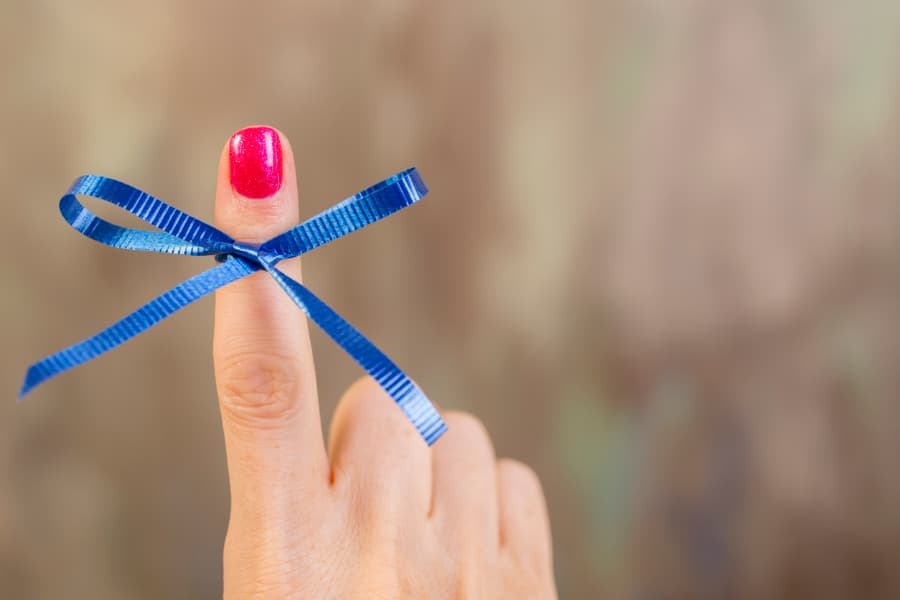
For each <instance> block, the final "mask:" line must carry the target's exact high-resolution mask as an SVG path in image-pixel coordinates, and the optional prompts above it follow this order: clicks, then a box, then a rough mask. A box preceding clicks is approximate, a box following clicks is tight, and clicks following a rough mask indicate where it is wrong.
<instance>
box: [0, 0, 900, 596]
mask: <svg viewBox="0 0 900 600" xmlns="http://www.w3.org/2000/svg"><path fill="white" fill-rule="evenodd" d="M898 44H900V4H897V3H896V1H895V0H867V1H862V2H838V1H836V0H816V1H812V0H777V1H774V0H773V1H753V0H729V1H722V0H689V1H684V2H670V1H665V2H664V1H662V0H637V1H628V0H597V1H594V2H591V1H588V0H567V1H566V2H535V1H531V0H525V1H521V2H483V1H479V0H458V1H455V2H418V3H417V2H413V1H409V0H390V1H386V0H384V1H375V2H369V3H361V2H357V3H351V2H340V1H334V2H324V1H323V2H310V1H295V2H287V1H272V2H260V3H251V2H242V3H236V2H212V1H208V0H206V1H196V2H178V1H175V0H160V1H156V2H143V3H130V2H99V1H86V2H68V1H63V0H41V1H27V0H0V84H2V87H0V92H2V95H0V192H2V207H3V216H2V219H0V240H2V243H3V252H2V253H0V282H2V284H0V286H2V293H0V339H2V342H3V344H2V346H0V353H2V355H0V356H2V360H0V396H2V398H3V399H4V400H3V401H0V597H3V598H92V599H106V598H115V599H138V598H185V599H187V598H213V597H215V596H216V595H218V594H219V593H220V579H221V572H220V571H221V565H220V553H221V544H222V536H223V532H224V526H225V521H226V515H227V495H226V492H227V482H226V477H225V470H224V456H223V448H222V440H221V431H220V425H219V422H218V414H217V410H216V404H215V397H214V394H213V383H212V373H211V364H210V356H209V346H210V336H211V315H212V304H211V300H209V299H207V300H204V301H202V302H200V303H199V305H197V306H194V307H192V308H190V309H188V310H186V311H185V312H184V313H182V314H179V315H177V316H176V317H174V318H172V319H171V320H169V321H166V322H165V323H163V324H162V325H160V326H159V327H157V328H156V329H154V330H153V331H151V332H149V333H147V334H145V335H143V336H141V337H140V338H139V339H137V340H134V341H133V342H131V343H129V344H128V345H127V346H125V347H123V348H120V349H119V350H117V351H115V352H114V353H112V354H110V355H108V356H105V357H103V358H102V359H100V360H97V361H96V362H94V363H91V364H90V365H87V366H84V367H82V368H80V369H78V370H76V371H74V372H72V373H69V374H67V375H65V376H63V377H61V378H59V379H57V380H55V381H53V382H52V383H50V384H48V385H46V386H45V387H43V388H41V389H39V390H38V391H36V392H35V393H34V394H33V396H31V397H29V399H28V401H27V402H25V403H23V404H21V405H16V404H15V403H14V397H15V393H16V391H17V389H18V386H19V384H20V380H21V376H22V374H23V372H24V370H25V368H26V366H27V365H28V364H29V363H30V362H31V361H33V360H35V359H37V358H39V357H41V356H43V355H45V354H47V353H49V352H51V351H54V350H57V349H59V348H60V347H62V346H64V345H67V344H69V343H72V342H74V341H77V340H79V339H81V338H83V337H85V336H87V335H89V334H92V333H94V332H95V331H97V330H98V329H100V328H101V327H102V326H104V325H106V324H107V323H108V322H110V321H111V320H113V319H114V318H118V317H119V316H122V315H124V314H125V313H126V312H128V311H129V310H131V309H133V308H135V307H137V306H138V305H140V304H141V303H143V302H144V301H146V300H147V299H149V298H151V297H153V296H154V295H156V294H158V293H161V292H162V291H164V290H165V289H168V287H170V286H172V285H174V284H176V283H177V282H179V281H180V280H182V279H184V278H185V277H187V276H189V275H190V274H192V273H195V272H197V271H198V270H200V269H201V268H203V267H204V265H207V264H209V263H207V262H204V260H202V259H183V258H176V257H167V256H154V255H137V254H126V253H123V252H116V251H113V250H110V249H107V248H104V247H101V246H99V245H97V244H93V243H91V242H89V241H87V240H85V239H83V238H81V237H80V236H78V235H77V234H75V233H74V232H72V231H71V230H69V229H68V227H67V226H66V225H65V224H64V223H63V222H62V221H61V219H60V218H59V217H58V214H57V209H56V201H57V198H58V196H59V194H60V193H61V192H62V191H63V190H64V189H65V188H66V187H67V186H68V184H69V183H70V182H71V180H72V179H74V177H76V176H77V175H79V174H81V173H83V172H97V173H101V174H106V175H110V176H114V177H117V178H120V179H124V180H126V181H128V182H130V183H132V184H134V185H137V186H139V187H141V188H144V189H146V190H148V191H150V192H152V193H155V194H157V195H159V196H161V197H162V198H164V199H166V200H168V201H170V202H172V203H174V204H176V205H177V206H179V207H181V208H184V209H186V210H188V211H189V212H191V213H192V214H194V215H197V216H199V217H201V218H204V219H210V218H211V217H212V192H213V184H214V174H215V165H216V160H217V157H218V154H219V150H220V148H221V146H222V144H224V143H225V141H226V140H227V138H228V135H229V134H230V132H231V131H233V130H234V129H237V128H239V127H242V126H245V125H248V124H254V123H266V124H271V125H274V126H277V127H279V128H281V129H282V130H283V131H284V132H285V133H286V134H287V135H288V136H289V138H290V139H291V140H292V142H293V145H294V151H295V154H296V156H297V160H298V171H299V177H300V187H301V194H302V204H303V206H302V212H303V214H305V215H311V214H314V213H315V212H317V211H319V210H321V209H323V208H325V207H327V206H329V205H330V204H332V203H334V202H336V201H337V200H340V199H341V198H343V197H345V196H347V195H349V194H351V193H353V192H355V191H357V190H358V189H361V188H362V187H365V186H366V185H369V184H371V183H373V182H375V181H377V180H379V179H381V178H383V177H385V176H387V175H390V174H392V173H394V172H395V171H398V170H400V169H402V168H405V167H407V166H410V165H413V164H415V165H417V166H418V167H419V168H420V169H421V171H422V173H423V174H424V176H425V179H426V181H427V182H428V184H429V185H430V187H431V188H432V193H431V195H430V197H429V198H428V199H427V201H426V202H424V203H423V204H421V205H418V206H417V207H415V208H413V209H410V210H409V211H404V212H403V213H401V214H399V215H397V216H395V217H393V218H392V219H390V220H388V221H386V222H384V223H381V224H379V225H377V226H373V227H371V228H369V229H366V230H365V231H362V232H358V233H356V234H354V235H353V236H351V237H349V238H347V239H344V240H341V241H340V242H339V243H335V244H334V245H333V246H328V247H326V248H322V249H320V250H318V251H316V252H315V253H313V254H312V255H310V256H309V257H308V259H307V260H306V262H305V267H304V273H305V275H306V280H307V282H308V284H309V285H310V287H311V288H312V289H313V290H314V291H315V292H316V293H317V294H319V295H320V296H321V297H322V298H323V299H325V300H326V301H328V302H329V303H330V304H331V305H332V306H334V307H335V308H336V309H337V310H339V311H340V312H341V313H342V314H344V315H345V316H346V317H347V318H348V319H349V320H350V321H352V322H353V323H355V324H356V325H358V326H359V327H360V328H361V329H362V331H364V332H365V333H366V334H368V335H369V336H371V338H372V339H373V340H375V341H376V342H377V343H378V344H379V345H381V346H382V347H383V348H384V349H385V350H386V351H388V353H389V354H391V356H393V357H394V358H395V359H396V360H397V361H398V362H399V364H400V365H402V366H403V367H404V368H405V369H406V370H407V371H408V372H409V373H410V374H411V375H412V376H413V377H415V378H416V379H417V380H418V381H419V382H420V383H421V384H422V385H423V387H424V388H425V389H426V390H427V392H428V393H429V395H430V396H431V397H432V398H434V399H435V400H436V401H437V402H438V403H440V404H441V406H442V407H454V408H462V409H466V410H470V411H472V412H474V413H476V414H477V415H478V416H480V417H481V418H482V419H483V420H484V421H485V423H486V424H487V426H488V428H489V429H490V430H491V432H492V433H493V435H494V439H495V442H496V447H497V451H498V453H499V454H501V455H510V456H515V457H518V458H521V459H523V460H525V461H527V462H529V463H531V464H533V465H534V466H535V468H536V469H537V470H538V471H539V473H540V475H541V477H542V478H543V480H544V483H545V486H546V490H547V496H548V500H549V505H550V510H551V515H552V521H553V528H554V534H555V553H556V554H555V556H556V568H557V578H558V583H559V589H560V592H561V596H562V597H564V598H640V599H644V598H647V599H653V598H824V599H828V598H851V597H855V598H897V597H900V576H898V575H897V571H896V569H895V567H896V560H897V557H898V556H900V509H898V506H900V478H898V476H897V472H898V469H897V464H896V461H897V456H898V455H900V403H898V391H900V390H898V388H900V370H898V344H900V313H898V310H900V308H898V307H900V278H898V273H900V270H898V269H900V236H898V233H897V232H898V226H900V220H898V218H900V201H898V194H900V178H898V175H897V172H898V170H897V164H898V160H900V130H898V122H900V109H898V106H900V105H898V98H897V96H898V94H897V92H898V79H900V78H898V76H900V60H898V57H900V52H898V50H900V48H898ZM314 335H315V337H314V345H315V349H316V352H317V364H318V371H319V382H320V389H321V392H322V397H323V404H324V414H326V415H329V414H330V412H331V409H332V408H333V406H334V402H335V399H336V398H337V397H338V395H339V394H340V392H341V391H342V390H343V388H345V387H346V386H347V385H348V384H349V383H350V382H351V381H352V380H353V379H354V378H355V377H357V376H358V375H359V371H358V370H357V368H356V367H355V365H353V363H352V362H351V361H350V360H349V359H348V358H347V357H346V356H345V355H344V354H343V353H342V352H341V351H340V350H339V349H337V348H336V347H335V346H334V345H332V344H331V343H330V341H328V340H327V339H325V338H324V336H323V335H321V334H320V333H319V332H315V333H314Z"/></svg>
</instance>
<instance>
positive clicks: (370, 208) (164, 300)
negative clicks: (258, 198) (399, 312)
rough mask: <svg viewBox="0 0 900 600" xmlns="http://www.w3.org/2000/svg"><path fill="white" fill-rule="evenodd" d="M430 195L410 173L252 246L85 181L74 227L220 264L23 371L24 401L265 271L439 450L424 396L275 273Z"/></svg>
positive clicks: (72, 203)
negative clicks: (94, 206) (112, 216)
mask: <svg viewBox="0 0 900 600" xmlns="http://www.w3.org/2000/svg"><path fill="white" fill-rule="evenodd" d="M427 193H428V188H426V187H425V183H424V182H423V181H422V178H421V177H420V175H419V172H418V171H417V170H416V169H415V168H412V169H407V170H406V171H403V172H401V173H398V174H397V175H394V176H393V177H390V178H388V179H385V180H384V181H382V182H380V183H377V184H375V185H373V186H372V187H370V188H367V189H365V190H363V191H361V192H359V193H358V194H356V195H354V196H351V197H350V198H347V199H346V200H344V201H343V202H340V203H338V204H336V205H334V206H332V207H331V208H329V209H327V210H325V211H323V212H321V213H319V214H318V215H316V216H314V217H312V218H311V219H309V220H307V221H305V222H304V223H302V224H300V225H298V226H297V227H294V228H293V229H289V230H288V231H285V232H284V233H282V234H280V235H277V236H275V237H274V238H272V239H270V240H269V241H267V242H265V243H263V244H247V243H242V242H240V241H236V240H233V239H232V238H231V237H229V236H228V235H226V234H224V233H222V232H221V231H219V230H218V229H216V228H215V227H212V226H210V225H208V224H206V223H204V222H203V221H200V220H199V219H195V218H194V217H192V216H190V215H188V214H187V213H184V212H182V211H180V210H178V209H177V208H175V207H173V206H170V205H168V204H166V203H165V202H163V201H162V200H159V199H158V198H154V197H153V196H151V195H150V194H147V193H146V192H142V191H141V190H139V189H136V188H133V187H131V186H130V185H127V184H125V183H122V182H120V181H116V180H114V179H110V178H108V177H101V176H98V175H84V176H82V177H80V178H78V179H77V180H76V181H75V183H73V184H72V187H71V188H70V189H69V191H68V192H66V194H65V195H64V196H63V197H62V198H61V199H60V201H59V210H60V212H61V213H62V216H63V218H64V219H65V220H66V222H68V223H69V225H71V226H72V227H73V228H74V229H75V230H76V231H79V232H80V233H82V234H83V235H85V236H87V237H89V238H91V239H92V240H95V241H97V242H100V243H102V244H106V245H107V246H112V247H113V248H121V249H124V250H135V251H143V252H159V253H163V254H181V255H185V256H214V257H215V258H216V260H217V261H218V262H219V263H220V264H218V265H216V266H214V267H212V268H211V269H208V270H206V271H204V272H202V273H200V274H198V275H195V276H193V277H191V278H190V279H188V280H186V281H184V282H183V283H181V284H179V285H177V286H175V287H174V288H172V289H171V290H169V291H168V292H166V293H164V294H162V295H161V296H159V297H157V298H155V299H153V300H151V301H150V302H148V303H147V304H145V305H144V306H142V307H140V308H139V309H137V310H136V311H134V312H133V313H131V314H130V315H128V316H127V317H125V318H124V319H122V320H120V321H118V322H116V323H114V324H113V325H110V326H109V327H107V328H106V329H104V330H103V331H101V332H100V333H98V334H96V335H94V336H93V337H90V338H88V339H86V340H84V341H82V342H79V343H77V344H75V345H73V346H69V347H68V348H65V349H63V350H60V351H59V352H57V353H56V354H51V355H50V356H48V357H46V358H44V359H42V360H40V361H38V362H36V363H34V364H33V365H31V366H30V367H29V368H28V372H27V373H26V374H25V381H24V383H23V384H22V390H21V392H19V397H20V398H21V397H23V396H24V395H25V394H27V393H28V392H30V391H31V390H32V389H34V388H35V387H36V386H38V385H40V384H42V383H43V382H45V381H47V380H48V379H50V378H51V377H55V376H57V375H59V374H60V373H63V372H64V371H68V370H69V369H72V368H74V367H77V366H78V365H80V364H82V363H85V362H87V361H89V360H92V359H94V358H96V357H98V356H100V355H101V354H103V353H105V352H108V351H109V350H112V349H113V348H115V347H116V346H118V345H120V344H122V343H124V342H126V341H128V340H130V339H131V338H133V337H135V336H136V335H138V334H140V333H142V332H144V331H146V330H147V329H149V328H150V327H153V326H154V325H156V324H157V323H159V322H160V321H162V320H163V319H165V318H166V317H168V316H170V315H171V314H173V313H175V312H176V311H178V310H181V309H182V308H184V307H185V306H187V305H188V304H191V303H192V302H194V301H195V300H198V299H200V298H202V297H203V296H206V295H207V294H209V293H211V292H213V291H215V290H217V289H218V288H220V287H222V286H225V285H228V284H229V283H231V282H233V281H237V280H238V279H241V278H243V277H246V276H248V275H250V274H251V273H254V272H256V271H259V270H265V271H266V272H268V273H269V275H271V276H272V277H273V278H274V279H275V281H277V282H278V285H280V286H281V289H283V290H284V292H285V293H286V294H287V295H288V296H289V297H290V298H291V300H293V301H294V303H295V304H296V305H297V306H298V307H300V309H301V310H303V311H304V312H305V313H306V314H307V316H308V317H309V318H310V319H312V320H313V321H314V322H315V323H316V324H317V325H318V326H319V327H321V328H322V329H323V330H324V331H325V333H327V334H328V335H329V336H330V337H331V339H333V340H334V341H335V342H337V343H338V345H339V346H341V348H343V349H344V350H345V351H346V352H347V354H349V355H350V356H351V357H353V359H354V360H355V361H356V362H357V363H359V365H360V366H361V367H362V368H363V369H364V370H365V371H366V372H367V373H368V374H369V375H371V376H372V378H374V379H375V381H377V382H378V384H379V385H380V386H381V387H382V388H384V390H385V391H386V392H387V393H388V394H389V395H390V396H391V398H393V399H394V401H395V402H396V403H397V406H399V407H400V410H402V411H403V413H404V414H405V415H406V416H407V418H408V419H409V420H410V421H411V422H412V424H413V425H414V426H415V428H416V429H417V430H418V432H419V434H421V436H422V438H423V439H424V440H425V442H426V443H427V444H428V445H431V444H433V443H434V442H435V441H436V440H437V439H438V438H439V437H440V436H441V434H443V433H444V431H446V429H447V426H446V425H445V424H444V422H443V420H442V419H441V417H440V415H439V414H438V412H437V411H436V410H435V408H434V406H433V405H432V404H431V402H429V401H428V398H427V397H426V396H425V394H424V393H423V392H422V390H421V389H419V387H418V386H417V385H416V384H415V383H413V382H412V380H410V379H409V377H407V376H406V374H405V373H403V371H401V370H400V368H399V367H397V365H396V364H394V362H393V361H391V359H390V358H388V357H387V356H386V355H385V354H384V353H383V352H382V351H381V350H379V349H378V348H377V347H375V345H374V344H373V343H372V342H370V341H369V340H368V339H366V338H365V336H363V335H362V334H361V333H360V332H359V331H358V330H357V329H356V328H355V327H353V326H352V325H351V324H350V323H348V322H347V321H345V320H344V319H343V318H342V317H341V316H340V315H339V314H337V313H336V312H335V311H334V310H332V309H331V307H329V306H328V305H327V304H325V303H324V302H322V301H321V300H320V299H319V298H317V297H316V296H315V295H314V294H313V293H312V292H310V291H309V290H308V289H307V288H306V287H304V286H303V285H302V284H301V283H299V282H297V281H294V280H293V279H291V278H290V277H288V276H287V275H285V274H284V273H283V272H281V271H280V270H278V268H277V267H276V265H277V264H278V263H279V262H280V261H282V260H284V259H286V258H293V257H296V256H300V255H301V254H304V253H306V252H309V251H310V250H312V249H314V248H318V247H319V246H322V245H324V244H327V243H329V242H332V241H334V240H336V239H338V238H341V237H344V236H345V235H347V234H349V233H352V232H354V231H356V230H357V229H362V228H363V227H366V226H367V225H370V224H372V223H374V222H375V221H379V220H381V219H383V218H384V217H387V216H389V215H391V214H393V213H395V212H397V211H398V210H401V209H403V208H406V207H407V206H409V205H411V204H413V203H415V202H418V201H419V200H421V199H422V198H423V197H424V196H425V194H427ZM76 195H82V196H92V197H94V198H98V199H100V200H104V201H106V202H109V203H111V204H114V205H116V206H118V207H120V208H122V209H124V210H126V211H128V212H130V213H131V214H133V215H135V216H137V217H138V218H140V219H142V220H143V221H146V222H147V223H149V224H151V225H153V226H154V227H157V228H158V229H160V230H161V231H145V230H141V229H130V228H127V227H121V226H119V225H114V224H112V223H109V222H107V221H104V220H103V219H101V218H100V217H98V216H96V215H95V214H93V213H91V212H90V211H89V210H88V209H87V208H85V207H84V206H83V205H82V204H81V203H80V202H79V201H78V198H77V197H76Z"/></svg>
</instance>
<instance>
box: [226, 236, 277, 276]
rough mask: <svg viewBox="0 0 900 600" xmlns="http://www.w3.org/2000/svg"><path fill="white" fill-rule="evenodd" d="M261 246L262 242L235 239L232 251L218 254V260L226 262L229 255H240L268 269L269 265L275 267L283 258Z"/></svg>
mask: <svg viewBox="0 0 900 600" xmlns="http://www.w3.org/2000/svg"><path fill="white" fill-rule="evenodd" d="M261 248H262V244H251V243H250V242H237V241H235V242H232V243H231V249H230V251H228V252H222V253H220V254H216V260H217V261H219V262H225V261H226V260H228V258H229V257H232V256H234V257H240V258H243V259H246V260H249V261H250V262H251V263H253V264H258V265H259V266H261V267H263V268H264V269H266V270H268V268H269V267H274V266H275V265H276V264H277V263H278V262H280V261H281V259H282V258H283V257H281V256H278V255H277V254H273V253H271V252H266V251H264V250H261Z"/></svg>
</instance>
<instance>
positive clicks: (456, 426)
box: [444, 411, 490, 442]
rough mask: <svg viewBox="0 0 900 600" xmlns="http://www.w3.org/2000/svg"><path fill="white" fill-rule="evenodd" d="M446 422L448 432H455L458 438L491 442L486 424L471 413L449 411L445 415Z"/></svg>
mask: <svg viewBox="0 0 900 600" xmlns="http://www.w3.org/2000/svg"><path fill="white" fill-rule="evenodd" d="M444 421H445V422H446V423H447V428H448V432H454V433H453V434H454V435H455V437H456V438H464V439H466V440H478V439H481V440H487V441H488V442H489V441H490V435H488V431H487V428H485V426H484V423H482V422H481V420H479V419H478V417H476V416H475V415H473V414H471V413H467V412H461V411H447V412H446V413H444Z"/></svg>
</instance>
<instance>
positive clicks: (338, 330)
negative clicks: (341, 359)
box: [267, 267, 447, 446]
mask: <svg viewBox="0 0 900 600" xmlns="http://www.w3.org/2000/svg"><path fill="white" fill-rule="evenodd" d="M267 271H268V272H269V273H270V274H271V275H272V277H274V278H275V280H276V281H277V282H278V284H279V285H280V286H281V288H282V289H283V290H284V291H285V292H286V293H287V294H288V296H290V297H291V299H292V300H293V301H294V303H295V304H297V306H299V307H300V308H301V309H302V310H303V312H305V313H306V314H307V315H308V316H309V318H310V319H311V320H312V321H314V322H315V323H316V325H318V326H319V327H321V328H322V330H323V331H324V332H325V333H327V334H328V336H329V337H330V338H331V339H333V340H334V341H335V342H336V343H337V344H338V345H339V346H340V347H341V348H343V349H344V350H345V351H346V352H347V354H349V355H350V356H351V357H353V359H354V360H355V361H356V362H357V363H359V365H360V366H361V367H362V368H363V369H364V370H365V371H366V373H368V374H369V375H371V376H372V378H373V379H374V380H375V381H377V382H378V385H380V386H381V387H382V388H384V390H385V391H386V392H387V393H388V395H390V397H391V398H393V399H394V401H395V402H396V403H397V406H399V407H400V410H402V411H403V413H404V414H405V415H406V417H407V418H408V419H409V420H410V421H411V422H412V424H413V426H414V427H415V428H416V430H417V431H418V432H419V435H421V436H422V439H424V440H425V443H426V444H428V445H429V446H430V445H432V444H433V443H434V442H436V441H437V439H438V438H439V437H441V435H443V433H444V432H445V431H447V425H446V424H444V421H443V419H441V416H440V414H438V412H437V410H436V409H435V407H434V405H432V404H431V402H430V401H429V400H428V398H427V397H426V396H425V393H424V392H423V391H422V390H421V389H420V388H419V386H417V385H416V384H415V383H413V381H412V380H411V379H410V378H409V377H407V376H406V374H405V373H404V372H403V371H401V370H400V368H399V367H398V366H397V365H396V364H394V362H393V361H392V360H391V359H390V358H388V357H387V355H386V354H384V352H382V351H381V350H379V349H378V348H377V347H376V346H375V344H373V343H372V342H370V341H369V340H368V339H367V338H366V337H365V336H363V334H361V333H360V332H359V331H358V330H357V329H356V328H355V327H353V325H351V324H350V323H348V322H347V321H346V320H344V318H343V317H341V316H340V315H339V314H337V313H336V312H335V311H334V310H332V308H331V307H330V306H328V305H327V304H325V303H324V302H322V301H321V300H320V299H319V298H318V297H316V296H315V295H314V294H313V293H312V292H310V291H309V290H308V289H306V288H305V287H304V286H303V285H301V284H300V283H298V282H296V281H294V280H293V279H291V278H290V277H288V276H287V275H285V274H284V273H282V272H281V271H279V270H278V269H276V268H274V267H270V268H268V269H267Z"/></svg>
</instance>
